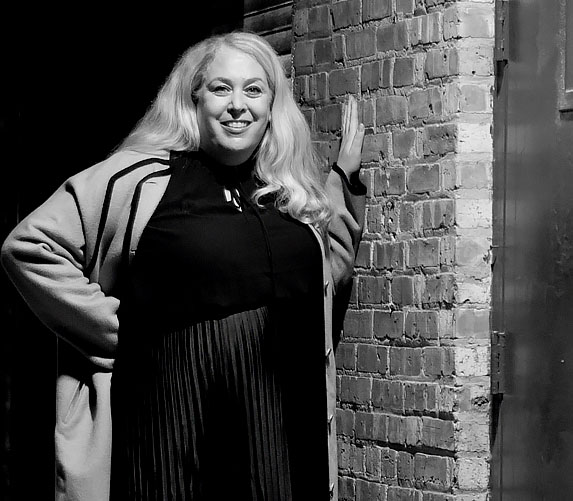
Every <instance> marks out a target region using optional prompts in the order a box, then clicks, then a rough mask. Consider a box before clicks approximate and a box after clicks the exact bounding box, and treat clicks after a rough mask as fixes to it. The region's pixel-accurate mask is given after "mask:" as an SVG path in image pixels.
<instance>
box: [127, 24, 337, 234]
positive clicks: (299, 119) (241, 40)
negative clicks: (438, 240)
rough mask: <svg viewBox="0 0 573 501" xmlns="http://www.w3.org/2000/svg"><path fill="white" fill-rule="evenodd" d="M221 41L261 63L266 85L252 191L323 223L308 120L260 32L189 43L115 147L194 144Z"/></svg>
mask: <svg viewBox="0 0 573 501" xmlns="http://www.w3.org/2000/svg"><path fill="white" fill-rule="evenodd" d="M221 47H230V48H233V49H237V50H240V51H241V52H244V53H245V54H248V55H249V56H251V57H253V58H254V59H255V60H256V61H257V62H258V63H259V64H260V65H261V67H262V68H263V69H264V71H265V73H266V76H267V80H268V84H269V88H270V91H271V120H270V123H269V127H268V128H267V130H266V131H265V133H264V135H263V138H262V140H261V142H260V144H259V147H258V148H257V151H256V164H255V165H256V167H255V169H256V175H257V177H258V178H259V179H260V181H262V186H261V187H260V188H259V189H257V190H256V191H255V193H254V195H253V198H254V201H255V202H256V203H257V204H259V205H262V204H261V198H262V197H266V196H268V195H272V196H273V197H274V200H275V205H276V207H277V208H278V209H279V210H281V211H283V212H288V213H289V214H290V215H291V216H292V217H294V218H295V219H298V220H299V221H302V222H308V223H312V224H315V225H316V226H318V227H320V228H323V227H324V226H326V224H327V223H328V221H329V219H330V216H331V209H330V206H329V203H328V199H327V197H326V195H325V193H324V189H323V186H322V182H321V179H320V172H319V165H320V162H319V158H318V156H317V154H316V152H315V150H314V147H313V145H312V142H311V134H310V130H309V127H308V124H307V122H306V120H305V118H304V116H303V114H302V113H301V111H300V109H299V108H298V106H297V105H296V103H295V101H294V99H293V97H292V94H291V90H290V87H289V84H288V81H287V78H286V76H285V73H284V70H283V68H282V65H281V62H280V60H279V58H278V56H277V54H276V52H275V51H274V49H273V48H272V47H271V46H270V45H269V43H268V42H267V41H266V40H265V39H264V38H262V37H260V36H258V35H255V34H252V33H248V32H241V31H235V32H232V33H228V34H224V35H216V36H213V37H210V38H207V39H205V40H203V41H202V42H199V43H198V44H196V45H193V46H192V47H190V48H189V49H187V51H186V52H185V53H184V54H183V55H182V56H181V58H180V59H179V61H178V62H177V64H176V65H175V67H174V68H173V70H172V72H171V74H170V75H169V77H168V78H167V80H166V81H165V83H164V84H163V86H162V88H161V89H160V91H159V93H158V95H157V97H156V99H155V101H154V102H153V103H152V105H151V106H150V108H149V109H148V110H147V112H146V114H145V115H144V116H143V118H142V119H141V120H140V121H139V123H138V124H137V125H136V127H135V128H134V129H133V131H132V132H131V133H130V134H129V135H128V136H127V137H126V139H125V140H124V141H123V143H122V144H121V145H120V146H119V148H118V150H122V149H132V150H143V151H150V150H157V149H160V150H186V151H195V150H198V149H199V144H200V137H199V126H198V123H197V111H196V106H195V104H196V102H197V97H196V96H197V91H198V90H199V89H200V88H201V86H202V85H203V83H204V82H203V79H204V75H205V72H206V70H207V68H208V66H209V64H210V63H211V61H213V59H214V58H215V55H216V54H217V51H218V50H219V49H220V48H221Z"/></svg>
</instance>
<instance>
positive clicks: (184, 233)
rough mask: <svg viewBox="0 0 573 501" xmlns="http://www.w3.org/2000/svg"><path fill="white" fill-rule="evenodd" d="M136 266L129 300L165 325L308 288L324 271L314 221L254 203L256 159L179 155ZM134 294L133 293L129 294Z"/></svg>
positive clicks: (143, 316) (241, 308)
mask: <svg viewBox="0 0 573 501" xmlns="http://www.w3.org/2000/svg"><path fill="white" fill-rule="evenodd" d="M172 164H173V168H174V171H173V173H172V177H171V180H170V182H169V187H168V189H167V191H166V193H165V195H164V197H163V199H162V200H161V202H160V203H159V205H158V207H157V209H156V211H155V213H154V214H153V216H152V217H151V219H150V221H149V223H148V224H147V227H146V228H145V230H144V231H143V234H142V237H141V240H140V244H139V248H138V251H137V253H136V255H135V257H134V258H133V262H132V265H131V273H130V275H131V277H132V280H131V285H132V288H131V291H130V292H129V293H128V294H129V295H130V296H131V298H130V302H131V301H133V304H136V305H137V307H138V312H139V313H140V314H141V317H140V318H141V319H142V320H143V321H144V322H145V323H146V324H147V323H148V322H153V323H155V322H160V323H161V325H162V326H163V327H165V328H166V329H167V330H169V329H170V328H177V327H182V326H186V325H190V324H191V323H194V322H197V321H201V320H205V319H216V318H222V317H224V316H227V315H229V314H232V313H236V312H240V311H245V310H249V309H253V308H256V307H259V306H262V305H268V304H271V303H273V302H275V301H279V302H281V301H285V300H288V299H289V298H301V297H304V296H307V295H308V294H309V292H310V291H309V283H310V280H309V277H310V276H313V275H316V274H317V270H321V255H320V247H319V245H318V242H317V241H316V237H315V236H314V235H313V233H312V230H311V229H310V228H309V227H308V225H306V224H303V223H301V222H299V221H297V220H295V219H293V218H292V217H290V216H289V215H288V214H285V213H283V212H281V211H279V210H277V209H276V208H275V207H274V205H273V204H272V203H268V204H266V206H265V207H264V208H260V207H256V206H255V205H254V203H253V202H252V201H251V195H252V193H253V192H254V190H255V188H256V180H255V177H254V173H253V168H254V163H253V162H252V161H249V162H247V163H245V164H242V165H240V166H236V167H230V166H225V165H220V164H218V163H216V162H214V161H213V160H211V159H210V158H209V157H208V156H207V155H205V154H203V153H202V152H191V153H185V154H182V153H180V154H177V156H176V157H175V159H174V161H173V162H172ZM128 297H129V296H128Z"/></svg>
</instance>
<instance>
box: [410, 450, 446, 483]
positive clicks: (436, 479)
mask: <svg viewBox="0 0 573 501" xmlns="http://www.w3.org/2000/svg"><path fill="white" fill-rule="evenodd" d="M454 467H455V463H454V459H453V458H450V457H440V456H428V455H426V454H416V455H415V456H414V472H415V478H416V487H418V488H419V489H428V490H434V491H448V490H450V489H451V487H452V484H453V482H454Z"/></svg>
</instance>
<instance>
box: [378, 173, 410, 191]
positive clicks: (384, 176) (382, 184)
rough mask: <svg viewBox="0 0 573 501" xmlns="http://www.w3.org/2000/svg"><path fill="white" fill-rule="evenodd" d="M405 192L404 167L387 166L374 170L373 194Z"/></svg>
mask: <svg viewBox="0 0 573 501" xmlns="http://www.w3.org/2000/svg"><path fill="white" fill-rule="evenodd" d="M404 193H406V169H404V167H394V168H393V167H389V168H386V169H384V170H376V171H375V172H374V196H382V195H403V194H404Z"/></svg>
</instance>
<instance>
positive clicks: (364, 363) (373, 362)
mask: <svg viewBox="0 0 573 501" xmlns="http://www.w3.org/2000/svg"><path fill="white" fill-rule="evenodd" d="M357 353H358V363H357V366H356V367H357V369H358V370H359V371H361V372H377V371H378V368H379V362H378V349H377V347H376V346H375V345H371V344H359V345H358V347H357Z"/></svg>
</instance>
